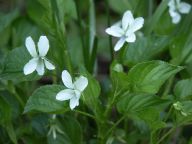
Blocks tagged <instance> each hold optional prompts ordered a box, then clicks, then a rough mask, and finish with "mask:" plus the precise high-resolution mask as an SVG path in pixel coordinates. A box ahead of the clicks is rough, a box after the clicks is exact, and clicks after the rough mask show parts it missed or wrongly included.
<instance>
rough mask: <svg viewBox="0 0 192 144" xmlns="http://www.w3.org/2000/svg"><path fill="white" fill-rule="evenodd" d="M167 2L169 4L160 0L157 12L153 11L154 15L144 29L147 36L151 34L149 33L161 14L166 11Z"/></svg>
mask: <svg viewBox="0 0 192 144" xmlns="http://www.w3.org/2000/svg"><path fill="white" fill-rule="evenodd" d="M168 2H169V0H162V1H161V3H160V5H159V6H158V8H157V10H156V11H155V13H154V14H153V15H152V17H151V18H150V19H149V21H148V23H147V26H146V29H145V32H146V34H147V35H149V34H151V32H152V31H153V29H154V27H155V25H156V23H157V22H158V21H159V19H160V17H161V15H162V14H163V12H164V11H165V10H166V8H167V5H168Z"/></svg>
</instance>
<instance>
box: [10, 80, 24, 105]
mask: <svg viewBox="0 0 192 144" xmlns="http://www.w3.org/2000/svg"><path fill="white" fill-rule="evenodd" d="M7 88H8V91H9V92H10V93H12V94H13V95H14V96H15V98H16V99H17V100H18V102H19V103H20V105H21V107H22V108H24V107H25V103H24V101H23V100H22V99H21V97H20V96H19V94H18V93H17V91H16V89H15V87H14V85H13V84H12V82H11V81H8V85H7Z"/></svg>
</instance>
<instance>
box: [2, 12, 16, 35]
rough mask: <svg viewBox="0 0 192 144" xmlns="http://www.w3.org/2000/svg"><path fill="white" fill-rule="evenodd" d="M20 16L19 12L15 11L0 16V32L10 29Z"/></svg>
mask: <svg viewBox="0 0 192 144" xmlns="http://www.w3.org/2000/svg"><path fill="white" fill-rule="evenodd" d="M18 16H19V10H18V9H15V10H13V11H11V12H10V13H8V14H0V32H1V31H2V30H4V29H5V28H6V27H8V26H9V25H10V24H11V23H12V22H13V21H14V20H15V19H16V18H18Z"/></svg>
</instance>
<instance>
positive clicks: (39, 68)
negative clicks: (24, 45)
mask: <svg viewBox="0 0 192 144" xmlns="http://www.w3.org/2000/svg"><path fill="white" fill-rule="evenodd" d="M36 71H37V73H38V75H40V76H42V75H43V74H44V73H45V68H44V63H43V59H39V60H38V64H37V68H36Z"/></svg>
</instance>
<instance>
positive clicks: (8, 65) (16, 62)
mask: <svg viewBox="0 0 192 144" xmlns="http://www.w3.org/2000/svg"><path fill="white" fill-rule="evenodd" d="M30 59H31V57H30V55H29V53H28V51H27V50H26V48H24V47H19V48H15V49H13V50H12V51H10V52H9V53H8V55H7V57H6V58H5V61H4V66H3V71H2V72H1V73H0V77H1V79H5V80H13V81H15V82H21V81H28V80H37V79H38V78H39V76H37V74H35V73H33V74H31V75H28V76H25V75H24V73H23V67H24V65H25V64H26V63H27V62H28V61H29V60H30Z"/></svg>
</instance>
